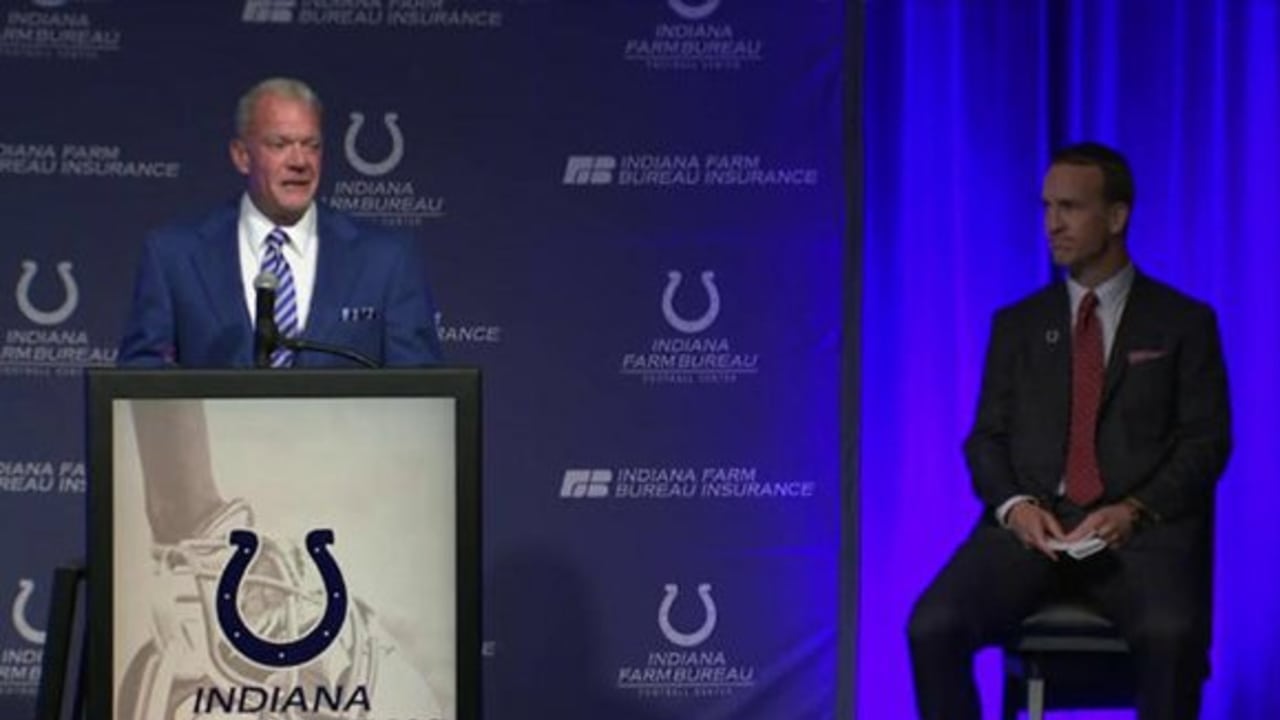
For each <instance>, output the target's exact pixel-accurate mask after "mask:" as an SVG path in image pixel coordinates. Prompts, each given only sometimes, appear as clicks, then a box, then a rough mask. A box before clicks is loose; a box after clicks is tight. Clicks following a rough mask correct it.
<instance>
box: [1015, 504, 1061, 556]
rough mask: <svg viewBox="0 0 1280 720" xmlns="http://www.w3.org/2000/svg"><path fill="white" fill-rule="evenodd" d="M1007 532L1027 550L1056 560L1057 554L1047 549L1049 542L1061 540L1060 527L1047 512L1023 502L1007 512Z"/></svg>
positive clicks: (1049, 548)
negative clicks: (1033, 550)
mask: <svg viewBox="0 0 1280 720" xmlns="http://www.w3.org/2000/svg"><path fill="white" fill-rule="evenodd" d="M1008 524H1009V530H1010V531H1011V532H1012V533H1013V534H1014V535H1016V536H1017V537H1018V539H1019V540H1021V541H1022V544H1023V545H1026V546H1027V547H1028V548H1034V549H1036V550H1039V551H1040V552H1042V553H1044V554H1045V556H1046V557H1048V558H1049V559H1050V560H1057V559H1058V553H1057V551H1055V550H1054V549H1053V548H1051V547H1049V541H1050V540H1062V539H1063V532H1062V526H1061V525H1059V524H1058V519H1057V518H1055V517H1054V516H1053V514H1052V513H1050V512H1049V511H1048V510H1045V509H1044V508H1042V507H1040V506H1039V505H1037V504H1035V503H1033V502H1031V501H1030V500H1023V501H1022V502H1020V503H1018V504H1017V505H1014V506H1013V507H1012V508H1011V509H1010V510H1009V518H1008Z"/></svg>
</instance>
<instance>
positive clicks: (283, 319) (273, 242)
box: [262, 228, 298, 368]
mask: <svg viewBox="0 0 1280 720" xmlns="http://www.w3.org/2000/svg"><path fill="white" fill-rule="evenodd" d="M288 242H289V236H288V235H286V234H285V232H284V230H281V229H280V228H275V229H274V230H272V231H271V233H270V234H269V235H267V247H266V252H264V253H263V255H262V271H263V272H269V273H271V274H272V275H274V276H275V277H276V280H278V281H280V284H279V285H278V286H276V330H278V331H279V333H280V335H281V337H289V338H292V337H297V336H298V294H297V291H296V290H295V289H294V285H293V273H292V272H291V271H290V270H289V263H288V261H286V260H285V259H284V253H283V252H282V251H281V247H282V246H283V245H285V244H287V243H288ZM293 356H294V352H293V351H292V350H290V349H288V348H276V349H275V351H274V352H272V353H271V367H273V368H280V367H290V366H292V365H293Z"/></svg>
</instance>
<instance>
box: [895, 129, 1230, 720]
mask: <svg viewBox="0 0 1280 720" xmlns="http://www.w3.org/2000/svg"><path fill="white" fill-rule="evenodd" d="M1043 199H1044V219H1045V230H1046V232H1047V233H1048V235H1049V243H1050V249H1051V252H1052V255H1053V260H1054V263H1055V264H1057V265H1058V266H1060V267H1062V268H1063V269H1065V270H1066V274H1067V278H1066V280H1065V282H1055V283H1053V284H1051V285H1050V286H1049V287H1047V288H1045V289H1043V290H1040V291H1039V292H1036V293H1034V294H1033V295H1031V296H1030V297H1028V298H1026V299H1024V300H1022V301H1020V302H1018V303H1015V304H1014V305H1012V306H1010V307H1007V308H1004V309H1003V310H1001V311H1000V312H998V313H997V314H996V316H995V320H994V323H993V327H992V331H991V341H990V346H989V349H988V353H987V361H986V369H985V371H984V374H983V380H982V390H981V397H980V398H979V402H978V412H977V419H976V420H975V422H974V426H973V430H972V432H971V433H970V435H969V438H968V440H967V442H966V443H965V456H966V459H967V461H968V465H969V471H970V474H971V475H972V479H973V484H974V487H975V489H976V490H977V494H978V496H979V498H980V499H981V501H982V503H983V506H984V511H983V515H982V518H981V520H980V521H979V523H978V525H977V527H976V528H974V530H973V532H972V533H971V534H970V535H969V537H968V538H967V539H966V540H965V541H964V542H963V543H962V544H961V546H960V548H959V549H958V550H957V551H956V553H955V555H954V556H953V557H952V558H951V560H950V562H948V563H947V565H946V566H945V567H944V568H943V569H942V571H941V572H940V573H939V574H938V576H937V577H936V578H935V579H934V581H933V582H932V584H930V586H929V587H928V588H927V589H926V590H925V592H924V594H923V595H922V596H921V597H920V599H919V601H918V602H917V604H916V606H915V608H914V611H913V612H912V615H911V619H910V623H909V627H908V636H909V640H910V646H911V662H912V666H913V672H914V677H915V686H916V700H917V706H918V709H919V711H920V714H921V716H922V717H925V718H931V719H935V718H936V719H941V718H947V720H957V719H965V718H973V719H975V720H976V719H977V718H980V717H981V709H980V705H979V700H978V694H977V689H976V687H975V686H974V682H973V673H972V659H973V654H974V652H975V651H976V650H977V649H978V648H979V647H982V646H984V645H989V644H993V643H996V642H999V641H1000V640H1001V639H1002V638H1003V637H1004V636H1005V635H1007V634H1008V633H1009V632H1011V631H1012V630H1014V629H1015V628H1017V626H1018V625H1019V624H1020V622H1021V621H1022V619H1023V618H1024V617H1026V616H1027V615H1028V614H1029V613H1030V612H1031V611H1032V610H1033V609H1034V608H1035V607H1036V606H1037V604H1038V603H1040V602H1041V601H1042V600H1043V599H1044V598H1045V597H1046V596H1047V595H1048V594H1049V593H1050V592H1051V591H1052V590H1053V589H1054V588H1057V587H1061V586H1064V585H1066V586H1069V587H1071V588H1072V589H1073V590H1078V591H1080V592H1082V593H1084V594H1086V595H1087V596H1090V597H1091V598H1092V599H1094V600H1095V601H1096V602H1097V603H1098V605H1099V607H1100V608H1101V609H1102V611H1103V612H1104V613H1105V614H1106V615H1107V616H1108V617H1109V618H1110V619H1111V620H1112V621H1113V622H1114V623H1115V624H1116V626H1117V627H1118V628H1119V630H1120V631H1121V633H1122V634H1123V635H1124V636H1125V638H1126V639H1127V640H1128V642H1129V644H1130V646H1131V647H1132V649H1133V653H1134V657H1135V661H1136V664H1137V681H1138V716H1139V717H1140V718H1142V720H1157V719H1160V720H1168V719H1170V718H1195V717H1196V716H1197V715H1198V714H1199V706H1200V692H1201V686H1202V684H1203V682H1204V679H1205V677H1206V675H1207V672H1208V646H1209V626H1210V617H1209V612H1210V611H1209V607H1208V602H1207V598H1208V597H1209V593H1208V591H1207V588H1205V587H1204V583H1205V582H1206V580H1207V577H1208V576H1207V574H1206V573H1205V568H1207V567H1208V565H1207V563H1208V562H1209V557H1208V554H1209V552H1210V547H1209V544H1208V542H1207V540H1208V538H1209V528H1210V523H1211V520H1212V516H1213V495H1214V487H1215V484H1216V481H1217V479H1218V477H1219V475H1220V474H1221V473H1222V470H1223V468H1224V467H1225V465H1226V462H1227V456H1228V454H1229V451H1230V419H1231V418H1230V411H1229V408H1228V397H1227V383H1226V370H1225V367H1224V363H1223V359H1222V350H1221V347H1220V342H1219V338H1218V329H1217V323H1216V320H1215V318H1214V313H1213V311H1212V310H1211V309H1210V308H1209V307H1208V306H1206V305H1204V304H1203V303H1200V302H1197V301H1195V300H1193V299H1191V298H1189V297H1187V296H1185V295H1183V294H1181V293H1179V292H1178V291H1176V290H1174V289H1172V288H1170V287H1168V286H1167V285H1164V284H1162V283H1160V282H1157V281H1156V280H1154V279H1152V278H1149V277H1147V276H1146V275H1144V274H1142V273H1140V272H1138V271H1137V270H1136V269H1135V268H1134V267H1133V265H1132V263H1131V262H1130V260H1129V254H1128V251H1127V249H1126V244H1125V233H1126V230H1127V228H1128V224H1129V216H1130V213H1131V210H1132V207H1133V179H1132V176H1131V174H1130V171H1129V166H1128V163H1127V162H1126V161H1125V159H1124V158H1123V157H1122V156H1121V155H1120V154H1119V153H1117V152H1115V151H1114V150H1112V149H1110V148H1107V147H1104V146H1101V145H1098V144H1095V143H1084V144H1080V145H1076V146H1073V147H1068V148H1066V149H1064V150H1062V151H1060V152H1058V153H1056V154H1055V155H1054V157H1053V161H1052V163H1051V165H1050V167H1049V171H1048V174H1047V175H1046V177H1045V181H1044V189H1043ZM1090 539H1096V540H1101V541H1102V542H1104V543H1105V544H1106V548H1105V549H1104V550H1102V551H1101V552H1097V553H1095V554H1093V555H1091V556H1089V557H1087V558H1083V559H1080V560H1076V559H1072V558H1070V557H1067V556H1065V555H1063V554H1060V548H1062V547H1063V545H1064V544H1073V543H1079V542H1082V541H1086V540H1090Z"/></svg>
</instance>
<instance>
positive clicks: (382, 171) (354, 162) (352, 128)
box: [343, 112, 404, 177]
mask: <svg viewBox="0 0 1280 720" xmlns="http://www.w3.org/2000/svg"><path fill="white" fill-rule="evenodd" d="M399 117H400V116H399V115H397V114H396V113H393V112H389V113H384V114H383V116H382V123H383V124H384V125H386V126H387V132H389V133H391V153H390V154H389V155H387V156H386V157H385V158H383V159H382V160H381V161H379V162H369V161H368V160H365V159H364V158H362V157H360V153H359V151H357V150H356V136H357V135H359V134H360V128H362V127H364V113H361V112H353V113H351V124H350V125H348V126H347V136H346V140H345V142H344V143H343V146H344V148H345V149H346V151H347V162H349V163H351V167H353V168H355V169H356V170H358V171H360V172H361V173H363V174H365V175H371V176H374V177H377V176H379V175H386V174H387V173H389V172H391V171H392V170H395V169H396V166H397V165H399V164H400V158H402V157H404V135H402V134H401V133H400V126H399V125H397V124H396V120H397V119H398V118H399Z"/></svg>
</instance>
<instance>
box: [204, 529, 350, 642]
mask: <svg viewBox="0 0 1280 720" xmlns="http://www.w3.org/2000/svg"><path fill="white" fill-rule="evenodd" d="M229 542H230V543H231V544H232V545H234V546H235V547H236V548H237V549H236V551H235V552H234V553H233V554H232V555H231V559H230V560H229V561H228V562H227V566H226V567H225V568H223V570H222V576H221V577H220V578H218V596H217V608H218V626H219V627H220V628H222V635H223V637H225V638H226V639H227V642H229V643H231V646H232V647H234V648H235V649H236V650H237V651H239V652H240V654H241V655H243V656H245V657H246V658H248V659H250V660H252V661H254V662H256V663H258V664H260V665H266V666H267V667H294V666H297V665H301V664H303V663H306V662H308V661H310V660H313V659H315V658H316V656H318V655H319V654H320V653H322V652H324V651H325V650H327V649H328V648H329V645H330V644H332V643H333V641H334V640H335V639H336V638H337V637H338V633H339V632H341V631H342V625H343V623H345V622H346V619H347V586H346V582H345V581H344V580H343V579H342V571H341V570H340V569H338V563H337V562H336V561H335V560H334V559H333V556H331V555H330V554H329V548H328V547H327V546H328V545H331V544H333V531H332V530H327V529H320V530H312V531H311V532H309V533H307V540H306V545H307V554H308V555H310V556H311V562H312V563H314V564H315V566H316V569H317V570H318V571H320V578H321V580H323V581H324V597H325V608H324V616H323V617H321V618H320V622H318V623H316V625H315V627H313V628H311V631H310V632H308V633H307V634H306V635H304V636H303V637H300V638H298V639H296V640H291V641H289V642H283V643H275V642H270V641H268V640H263V639H262V638H261V637H258V635H257V634H256V633H254V632H253V630H252V629H250V628H249V626H248V625H246V624H245V622H244V619H243V618H241V617H240V608H239V606H238V605H237V604H236V596H237V595H238V594H239V591H240V582H241V581H242V580H243V579H244V575H245V572H246V571H248V569H249V563H251V562H252V561H253V557H254V555H256V554H257V552H258V535H257V533H254V532H253V531H251V530H233V531H231V536H230V538H229Z"/></svg>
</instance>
